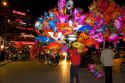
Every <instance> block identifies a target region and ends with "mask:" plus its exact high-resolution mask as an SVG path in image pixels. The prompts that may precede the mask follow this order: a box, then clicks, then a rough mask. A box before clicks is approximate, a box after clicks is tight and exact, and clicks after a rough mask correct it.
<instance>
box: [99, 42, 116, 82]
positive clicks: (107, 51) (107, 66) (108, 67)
mask: <svg viewBox="0 0 125 83" xmlns="http://www.w3.org/2000/svg"><path fill="white" fill-rule="evenodd" d="M114 55H115V53H114V51H113V50H112V48H111V46H110V45H108V44H107V45H105V48H104V49H103V50H102V51H101V57H100V60H101V63H102V64H103V66H104V70H105V83H112V66H113V59H114Z"/></svg>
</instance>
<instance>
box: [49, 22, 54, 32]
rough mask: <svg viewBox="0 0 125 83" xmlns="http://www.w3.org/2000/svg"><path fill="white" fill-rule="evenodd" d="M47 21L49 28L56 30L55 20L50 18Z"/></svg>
mask: <svg viewBox="0 0 125 83" xmlns="http://www.w3.org/2000/svg"><path fill="white" fill-rule="evenodd" d="M48 23H49V26H50V28H51V29H52V30H53V31H54V32H56V20H50V21H49V22H48Z"/></svg>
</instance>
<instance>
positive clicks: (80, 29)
mask: <svg viewBox="0 0 125 83" xmlns="http://www.w3.org/2000/svg"><path fill="white" fill-rule="evenodd" d="M91 29H92V27H91V26H89V25H88V24H86V25H84V26H82V27H81V28H79V29H78V32H84V31H90V30H91Z"/></svg>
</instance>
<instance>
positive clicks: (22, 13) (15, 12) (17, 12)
mask: <svg viewBox="0 0 125 83" xmlns="http://www.w3.org/2000/svg"><path fill="white" fill-rule="evenodd" d="M13 13H14V14H19V15H23V16H25V15H26V13H25V12H20V11H17V10H13Z"/></svg>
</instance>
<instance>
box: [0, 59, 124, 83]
mask: <svg viewBox="0 0 125 83" xmlns="http://www.w3.org/2000/svg"><path fill="white" fill-rule="evenodd" d="M115 62H117V63H120V60H115ZM69 67H70V63H69V62H66V63H65V62H64V61H61V62H60V65H59V66H55V65H47V64H43V63H40V62H38V61H34V62H33V61H32V62H11V63H8V64H6V65H4V66H2V67H0V83H69ZM79 76H80V83H104V78H101V79H98V80H97V79H96V78H95V77H93V76H92V75H91V73H89V72H88V70H87V69H86V68H84V69H81V70H80V72H79ZM113 79H114V83H125V72H124V73H120V72H119V64H116V63H115V67H114V69H113Z"/></svg>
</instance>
